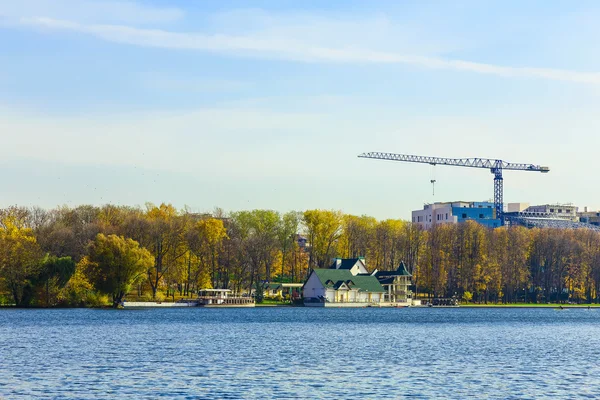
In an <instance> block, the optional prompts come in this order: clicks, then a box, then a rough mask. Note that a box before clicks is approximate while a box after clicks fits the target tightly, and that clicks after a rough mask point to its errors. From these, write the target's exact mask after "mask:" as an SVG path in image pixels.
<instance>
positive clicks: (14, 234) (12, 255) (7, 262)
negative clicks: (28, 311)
mask: <svg viewBox="0 0 600 400" xmlns="http://www.w3.org/2000/svg"><path fill="white" fill-rule="evenodd" d="M40 257H41V251H40V248H39V246H38V244H37V241H36V239H35V236H34V234H33V231H32V230H31V229H30V228H25V227H22V226H19V221H18V220H17V219H16V218H15V217H14V216H11V215H8V216H4V217H3V218H2V220H1V221H0V283H1V284H2V286H4V287H5V288H6V289H7V290H8V291H9V292H10V294H11V296H12V298H13V300H14V302H15V304H16V305H17V306H19V307H23V306H27V305H29V301H30V300H31V291H32V283H33V280H34V278H35V277H36V276H37V274H38V272H39V270H40V262H39V261H40Z"/></svg>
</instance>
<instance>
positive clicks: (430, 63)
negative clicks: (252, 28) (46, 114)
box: [21, 17, 600, 85]
mask: <svg viewBox="0 0 600 400" xmlns="http://www.w3.org/2000/svg"><path fill="white" fill-rule="evenodd" d="M21 23H22V24H27V25H30V26H34V27H39V28H44V29H49V30H57V31H70V32H78V33H83V34H88V35H91V36H94V37H97V38H100V39H103V40H107V41H111V42H115V43H122V44H129V45H135V46H144V47H159V48H167V49H182V50H199V51H211V52H216V53H224V54H234V55H242V56H251V57H266V58H276V59H283V60H290V61H301V62H328V63H355V64H359V63H366V64H405V65H412V66H415V67H422V68H428V69H446V70H456V71H467V72H475V73H479V74H488V75H498V76H505V77H523V78H541V79H548V80H556V81H569V82H578V83H588V84H594V85H596V84H600V73H596V72H579V71H572V70H564V69H550V68H534V67H508V66H500V65H494V64H486V63H477V62H471V61H465V60H456V59H448V58H442V57H430V56H423V55H412V54H403V53H399V52H393V51H382V50H371V49H366V48H362V47H343V46H339V47H330V46H328V45H327V44H324V45H320V44H316V43H313V42H308V41H305V40H304V39H303V38H298V37H294V36H289V37H288V36H276V35H271V36H265V35H264V34H259V35H253V34H251V33H250V34H241V35H225V34H212V35H211V34H202V33H190V32H172V31H167V30H162V29H141V28H136V27H132V26H125V25H112V24H81V23H77V22H72V21H67V20H58V19H53V18H46V17H36V18H23V19H21Z"/></svg>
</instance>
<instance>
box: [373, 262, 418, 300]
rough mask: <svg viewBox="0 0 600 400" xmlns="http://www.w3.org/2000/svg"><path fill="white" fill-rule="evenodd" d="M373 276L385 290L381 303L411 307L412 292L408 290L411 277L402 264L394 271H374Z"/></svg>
mask: <svg viewBox="0 0 600 400" xmlns="http://www.w3.org/2000/svg"><path fill="white" fill-rule="evenodd" d="M375 276H376V277H377V280H378V281H379V283H380V284H381V286H382V287H383V289H384V290H385V293H384V295H383V301H384V302H385V303H391V304H394V305H411V304H412V301H413V300H412V291H411V290H410V289H409V287H410V285H411V284H412V282H411V278H412V275H411V274H410V273H409V272H408V270H407V269H406V265H404V262H400V265H399V266H398V268H397V269H396V270H395V271H376V272H375Z"/></svg>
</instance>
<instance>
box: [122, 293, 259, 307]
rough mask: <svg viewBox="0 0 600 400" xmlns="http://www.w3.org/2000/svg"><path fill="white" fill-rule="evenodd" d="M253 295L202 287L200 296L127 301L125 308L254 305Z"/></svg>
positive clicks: (124, 304)
mask: <svg viewBox="0 0 600 400" xmlns="http://www.w3.org/2000/svg"><path fill="white" fill-rule="evenodd" d="M254 306H255V303H254V299H253V298H252V297H244V296H238V295H234V294H232V292H231V290H230V289H200V290H199V291H198V297H197V298H195V299H193V298H190V299H182V300H179V301H176V302H169V301H125V302H124V303H123V307H125V308H140V307H141V308H155V307H254Z"/></svg>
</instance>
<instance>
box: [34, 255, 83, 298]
mask: <svg viewBox="0 0 600 400" xmlns="http://www.w3.org/2000/svg"><path fill="white" fill-rule="evenodd" d="M75 266H76V264H75V262H74V261H73V260H72V259H71V257H56V256H46V258H45V259H44V260H43V262H42V265H41V269H40V272H39V274H38V276H37V279H36V283H37V286H38V288H39V289H41V292H42V293H43V295H42V296H40V297H43V298H44V301H43V302H40V303H43V304H44V305H45V306H46V307H49V306H51V305H55V304H57V303H58V295H59V292H60V291H61V289H62V288H63V287H64V286H65V285H66V284H67V282H69V280H70V279H71V277H72V276H73V274H74V273H75Z"/></svg>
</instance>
